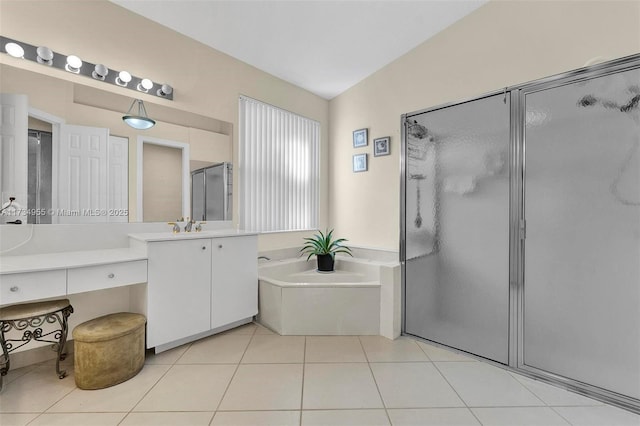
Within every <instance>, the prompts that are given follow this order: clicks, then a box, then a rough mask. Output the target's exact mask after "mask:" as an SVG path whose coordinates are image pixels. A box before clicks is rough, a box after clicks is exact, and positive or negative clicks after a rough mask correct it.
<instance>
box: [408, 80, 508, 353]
mask: <svg viewBox="0 0 640 426" xmlns="http://www.w3.org/2000/svg"><path fill="white" fill-rule="evenodd" d="M509 110H510V99H509V94H508V93H507V94H506V96H505V95H504V94H500V95H496V96H490V97H486V98H482V99H479V100H475V101H471V102H467V103H463V104H458V105H454V106H450V107H445V108H442V109H438V110H434V111H429V112H425V113H422V114H417V115H412V116H410V117H409V118H408V122H407V124H406V126H405V132H406V134H405V141H406V149H407V152H406V159H407V161H406V176H405V179H406V180H405V191H406V198H405V199H406V204H405V217H404V223H405V230H406V234H405V248H406V260H405V332H406V333H408V334H413V335H415V336H419V337H422V338H425V339H428V340H432V341H434V342H438V343H441V344H444V345H448V346H451V347H455V348H458V349H461V350H464V351H467V352H470V353H474V354H477V355H480V356H483V357H486V358H489V359H492V360H495V361H499V362H502V363H505V364H506V363H508V352H509V348H508V338H509V332H508V331H509Z"/></svg>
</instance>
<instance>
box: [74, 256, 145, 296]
mask: <svg viewBox="0 0 640 426" xmlns="http://www.w3.org/2000/svg"><path fill="white" fill-rule="evenodd" d="M144 282H147V261H146V260H136V261H133V262H120V263H109V264H107V265H98V266H87V267H84V268H72V269H69V273H68V277H67V292H68V293H69V294H73V293H82V292H85V291H92V290H100V289H105V288H112V287H120V286H123V285H130V284H139V283H144Z"/></svg>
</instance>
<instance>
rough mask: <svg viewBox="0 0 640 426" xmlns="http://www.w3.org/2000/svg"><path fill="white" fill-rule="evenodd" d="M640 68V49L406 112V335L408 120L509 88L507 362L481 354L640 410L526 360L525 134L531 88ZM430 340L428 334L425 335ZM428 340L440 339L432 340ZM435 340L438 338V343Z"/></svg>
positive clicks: (402, 186) (403, 163)
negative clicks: (601, 61)
mask: <svg viewBox="0 0 640 426" xmlns="http://www.w3.org/2000/svg"><path fill="white" fill-rule="evenodd" d="M637 68H640V54H635V55H631V56H626V57H623V58H620V59H616V60H613V61H608V62H604V63H600V64H596V65H592V66H588V67H583V68H579V69H576V70H573V71H568V72H565V73H561V74H557V75H553V76H550V77H546V78H542V79H539V80H534V81H530V82H528V83H523V84H518V85H513V86H508V87H505V88H503V89H500V90H494V91H492V92H488V93H485V94H482V95H480V96H476V97H473V98H467V99H464V100H462V101H458V102H450V103H446V104H442V105H438V106H434V107H431V108H426V109H422V110H419V111H414V112H410V113H406V114H402V115H401V121H400V128H401V130H402V131H401V136H402V138H401V147H402V151H401V155H400V230H399V231H400V247H399V251H400V265H401V277H402V285H401V302H402V335H408V336H411V337H414V338H418V339H421V338H420V337H418V336H414V335H411V334H408V333H406V266H407V265H406V260H407V259H406V214H407V211H406V202H407V193H406V189H407V188H406V177H407V176H406V174H407V169H408V164H407V163H408V159H407V156H408V153H407V146H408V142H407V135H406V133H407V123H409V121H408V120H410V119H411V118H412V117H414V116H417V115H420V114H424V113H427V112H433V111H437V110H440V109H444V108H449V107H452V106H456V105H461V104H465V103H468V102H472V101H477V100H480V99H484V98H488V97H491V96H496V95H499V94H504V96H509V97H510V101H511V104H510V105H511V108H510V130H509V135H510V141H509V210H510V211H509V348H508V353H509V358H508V359H509V363H508V365H504V364H501V363H498V362H495V361H492V360H487V359H486V358H482V357H478V356H477V355H474V354H468V353H466V352H465V355H471V356H474V357H476V358H480V359H482V360H484V361H489V362H490V363H492V364H494V365H496V366H499V367H501V368H504V369H507V370H511V371H514V372H517V373H520V374H523V375H526V376H529V377H532V378H535V379H537V380H540V381H543V382H547V383H551V384H553V385H556V386H560V387H562V388H566V389H569V390H571V391H573V392H576V393H579V394H583V395H585V396H588V397H591V398H595V399H598V400H601V401H604V402H606V403H608V404H611V405H616V406H619V407H622V408H624V409H627V410H630V411H632V412H636V413H640V401H638V400H636V399H634V398H630V397H628V396H626V395H621V394H618V393H615V392H612V391H609V390H606V389H603V388H599V387H596V386H593V385H589V384H586V383H582V382H579V381H577V380H572V379H568V378H566V377H562V376H558V375H555V374H552V373H549V372H547V371H543V370H539V369H536V368H534V367H531V366H527V365H526V364H524V344H523V343H524V342H523V337H524V324H523V322H524V321H523V318H524V317H523V309H524V285H525V283H524V267H525V265H524V255H525V239H526V220H525V207H526V206H525V190H526V187H525V178H526V168H525V157H526V135H525V119H526V117H525V97H526V96H527V95H528V94H531V93H535V92H539V91H542V90H547V89H551V88H556V87H560V86H565V85H568V84H572V83H575V82H579V81H584V80H588V79H592V78H596V77H603V76H606V75H611V74H615V73H619V72H624V71H628V70H632V69H637ZM422 340H425V339H422ZM429 343H435V342H431V341H429ZM435 344H436V345H437V344H438V343H435Z"/></svg>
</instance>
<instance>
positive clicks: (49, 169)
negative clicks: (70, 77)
mask: <svg viewBox="0 0 640 426" xmlns="http://www.w3.org/2000/svg"><path fill="white" fill-rule="evenodd" d="M0 87H1V88H2V99H1V104H2V108H3V110H5V112H6V111H9V110H11V111H12V112H11V113H12V114H16V113H17V115H16V117H18V118H20V117H22V116H24V119H22V118H20V119H19V120H17V121H16V122H15V123H12V124H10V123H8V122H6V121H3V122H2V123H0V131H1V135H2V142H1V145H0V150H1V151H0V152H2V156H1V162H2V164H1V167H2V172H1V173H0V192H1V198H0V201H1V202H2V204H6V203H7V202H8V201H9V197H15V199H16V200H15V201H14V204H13V205H12V206H11V208H9V209H7V210H6V211H3V212H2V214H1V215H0V223H7V222H13V221H17V220H19V221H21V222H22V223H40V224H45V223H94V222H114V221H142V220H144V221H168V220H175V219H178V218H180V217H187V216H191V213H190V209H191V204H192V200H191V188H190V180H191V179H190V172H191V171H193V170H196V169H200V168H203V167H207V166H210V165H213V164H218V163H223V162H229V163H230V162H231V161H232V142H231V132H232V124H231V123H229V122H224V121H221V120H217V119H214V118H211V117H206V116H202V115H198V114H194V113H191V112H188V111H182V110H178V109H175V108H172V107H169V106H166V105H168V104H170V102H168V101H164V100H161V101H158V102H159V103H154V102H153V100H151V101H150V100H147V99H145V104H147V111H148V113H149V116H151V117H152V118H153V119H154V120H156V121H157V123H158V124H157V125H156V126H155V127H154V128H152V129H150V130H145V131H140V130H135V129H132V128H130V127H128V126H126V125H125V124H124V123H123V122H122V114H123V113H124V112H125V111H126V110H127V108H128V106H129V105H130V104H131V101H132V98H130V97H129V96H126V95H124V96H123V95H120V94H117V93H113V92H107V91H104V90H101V89H96V88H95V87H92V86H85V85H83V84H78V83H73V82H70V81H66V80H62V79H59V78H56V77H53V76H50V75H43V74H39V73H35V72H31V71H27V70H23V69H18V68H15V67H11V66H9V65H5V64H0ZM14 94H15V95H14ZM17 94H20V95H23V98H24V99H21V100H20V101H19V102H18V104H19V105H17V107H19V109H16V106H15V105H13V101H14V100H15V99H16V98H17V97H16V95H17ZM16 124H17V125H19V126H20V130H18V129H17V127H15V125H16ZM141 136H144V138H148V139H158V140H168V141H175V142H176V143H179V144H183V145H185V146H187V147H188V150H186V152H188V153H189V154H188V157H187V158H186V161H185V159H184V158H182V161H181V162H180V168H179V170H178V169H177V168H176V167H174V166H172V165H171V164H173V163H175V161H173V163H172V162H171V160H170V159H169V158H165V157H163V156H158V155H155V157H154V154H158V153H157V152H156V153H151V152H147V148H149V146H148V145H149V144H147V143H144V146H145V151H144V154H142V151H141V150H139V147H138V145H141V144H143V142H142V141H141ZM144 138H143V139H144ZM150 147H151V149H152V150H153V148H158V147H157V146H153V145H151V146H150ZM156 151H158V149H156ZM139 152H140V153H141V154H140V157H143V156H144V157H145V161H144V163H140V164H141V166H140V167H141V170H138V167H139V166H138V163H139V162H138V158H137V157H138V153H139ZM147 168H148V170H147ZM169 168H172V169H175V170H177V171H176V173H173V174H172V175H173V177H172V178H171V179H169V173H168V170H169ZM143 176H144V179H143V178H142V177H143ZM185 176H186V178H185ZM138 181H140V182H138ZM185 182H186V185H185ZM170 188H173V189H171V190H170ZM143 194H144V205H143V204H142V203H141V202H140V201H141V200H142V199H143ZM168 200H169V201H170V202H168ZM147 204H148V206H147ZM14 207H15V208H14ZM143 212H144V214H143ZM27 213H29V214H27Z"/></svg>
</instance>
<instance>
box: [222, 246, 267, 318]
mask: <svg viewBox="0 0 640 426" xmlns="http://www.w3.org/2000/svg"><path fill="white" fill-rule="evenodd" d="M212 252H213V255H212V256H211V259H212V265H211V266H212V282H211V284H212V285H211V328H216V327H220V326H223V325H226V324H230V323H232V322H234V321H238V320H241V319H245V318H249V317H252V316H254V315H256V314H257V313H258V261H257V257H258V243H257V237H256V236H255V235H249V236H242V237H228V238H215V239H213V249H212Z"/></svg>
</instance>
